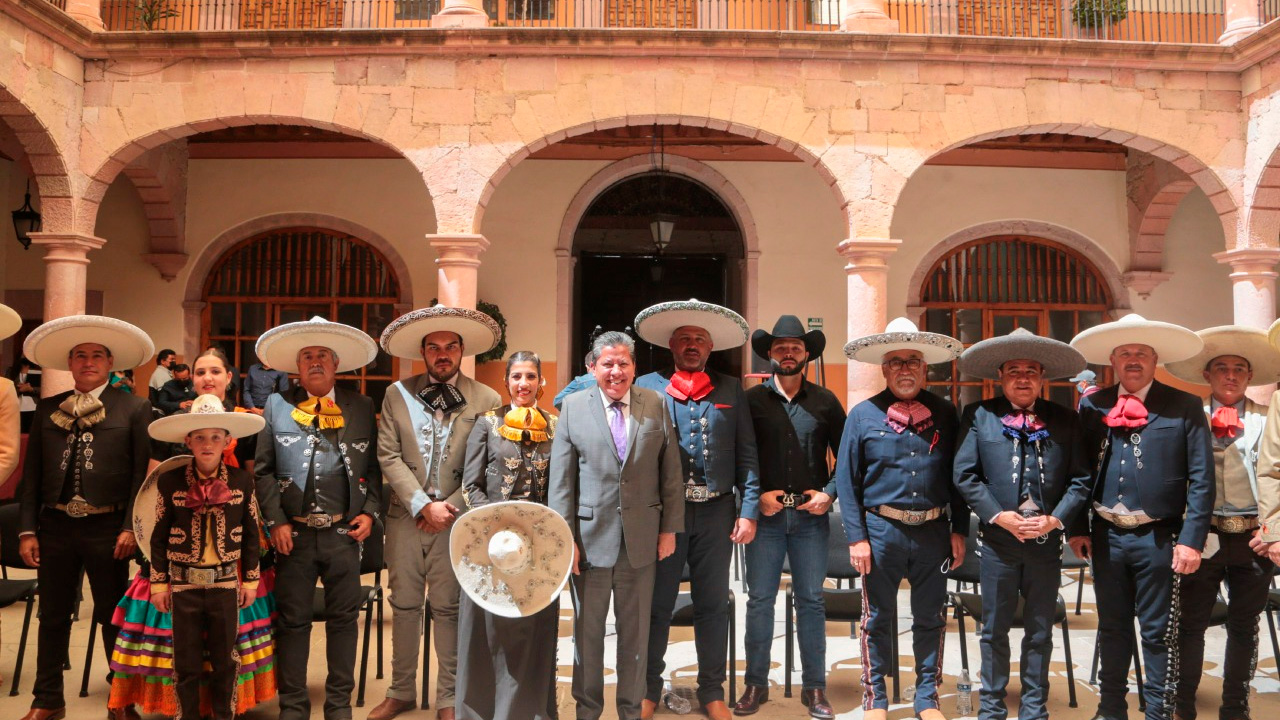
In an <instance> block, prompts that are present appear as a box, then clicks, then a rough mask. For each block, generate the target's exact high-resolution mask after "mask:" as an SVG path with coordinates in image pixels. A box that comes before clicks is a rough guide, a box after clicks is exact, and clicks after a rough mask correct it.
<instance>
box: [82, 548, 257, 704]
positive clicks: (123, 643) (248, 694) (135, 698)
mask: <svg viewBox="0 0 1280 720" xmlns="http://www.w3.org/2000/svg"><path fill="white" fill-rule="evenodd" d="M274 586H275V571H274V570H264V571H263V573H262V580H261V582H259V583H258V598H257V599H256V600H254V602H253V604H252V605H250V606H249V607H247V608H244V609H242V610H241V611H240V628H239V632H238V633H237V636H236V645H237V646H238V650H239V652H240V673H239V675H238V677H237V678H236V714H237V715H239V714H241V713H244V712H246V711H248V710H249V709H250V708H252V707H253V706H255V705H257V704H258V703H260V702H264V701H266V700H269V699H271V698H272V697H275V694H276V674H275V647H274V645H273V643H272V639H271V621H272V619H273V618H274V617H275V614H276V600H275V595H274V594H273V593H272V590H273V588H274ZM112 622H113V623H114V624H115V625H116V626H118V627H119V628H120V635H119V637H118V638H117V639H116V646H115V649H114V650H112V652H111V697H110V698H109V699H108V701H107V706H108V707H111V708H122V707H127V706H129V705H137V706H138V711H139V712H142V713H159V714H163V715H168V716H169V717H173V716H174V715H176V714H177V712H178V696H177V693H176V690H175V687H176V686H175V684H174V676H173V616H172V615H170V614H169V613H162V612H160V611H158V610H156V608H155V606H154V605H152V604H151V584H150V583H149V582H148V581H147V578H146V576H144V575H143V574H141V573H139V574H138V576H137V577H135V578H134V580H133V584H132V585H130V586H129V590H128V592H126V593H125V595H124V598H123V599H121V600H120V604H119V605H117V606H116V611H115V615H114V616H113V617H112ZM205 672H206V673H207V672H209V666H208V664H206V665H205ZM200 708H201V711H202V714H204V715H206V716H207V715H212V714H213V713H212V707H211V705H210V703H209V696H208V694H207V692H206V691H205V689H204V688H201V693H200Z"/></svg>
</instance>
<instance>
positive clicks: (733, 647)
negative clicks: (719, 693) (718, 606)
mask: <svg viewBox="0 0 1280 720" xmlns="http://www.w3.org/2000/svg"><path fill="white" fill-rule="evenodd" d="M737 614H738V608H737V603H736V602H735V600H734V597H733V593H730V594H729V699H730V700H732V701H736V700H737V698H738V648H737V643H736V642H734V638H736V637H738V633H737V624H738V619H737V617H736V616H737Z"/></svg>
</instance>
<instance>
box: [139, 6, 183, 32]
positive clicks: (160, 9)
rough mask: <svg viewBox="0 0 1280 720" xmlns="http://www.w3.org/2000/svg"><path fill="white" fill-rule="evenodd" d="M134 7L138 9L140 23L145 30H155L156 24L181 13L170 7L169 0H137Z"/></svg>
mask: <svg viewBox="0 0 1280 720" xmlns="http://www.w3.org/2000/svg"><path fill="white" fill-rule="evenodd" d="M134 7H135V8H137V10H138V24H139V25H141V26H142V29H143V30H148V31H150V30H155V29H156V25H157V24H158V23H159V22H160V21H162V20H167V19H169V18H171V17H177V16H178V15H179V14H180V13H179V12H178V11H177V10H174V9H173V8H171V7H169V0H136V2H135V3H134Z"/></svg>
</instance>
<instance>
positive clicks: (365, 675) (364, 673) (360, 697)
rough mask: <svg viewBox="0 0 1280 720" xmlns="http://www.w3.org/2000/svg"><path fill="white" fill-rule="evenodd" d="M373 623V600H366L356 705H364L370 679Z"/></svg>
mask: <svg viewBox="0 0 1280 720" xmlns="http://www.w3.org/2000/svg"><path fill="white" fill-rule="evenodd" d="M371 625H373V601H371V600H369V601H366V602H365V606H364V642H363V649H362V650H361V651H360V687H359V688H358V689H357V690H356V707H364V689H365V683H366V682H367V681H368V679H369V631H370V630H372V627H370V626H371Z"/></svg>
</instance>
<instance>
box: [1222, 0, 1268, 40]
mask: <svg viewBox="0 0 1280 720" xmlns="http://www.w3.org/2000/svg"><path fill="white" fill-rule="evenodd" d="M1223 13H1224V15H1225V20H1226V23H1227V25H1226V28H1225V29H1224V30H1223V31H1222V37H1220V38H1218V44H1219V45H1231V44H1234V43H1236V42H1239V41H1240V40H1241V39H1243V38H1245V37H1247V36H1249V35H1252V34H1253V33H1255V32H1257V31H1258V28H1260V27H1262V18H1261V17H1260V16H1259V13H1258V0H1225V1H1224V2H1223Z"/></svg>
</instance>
